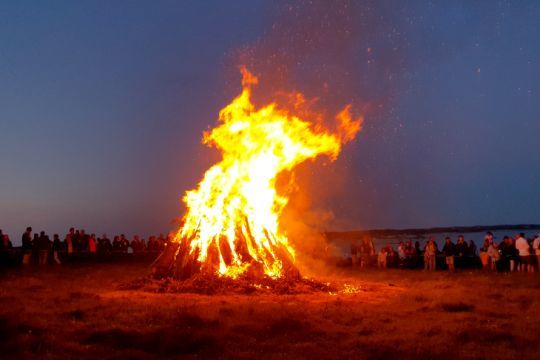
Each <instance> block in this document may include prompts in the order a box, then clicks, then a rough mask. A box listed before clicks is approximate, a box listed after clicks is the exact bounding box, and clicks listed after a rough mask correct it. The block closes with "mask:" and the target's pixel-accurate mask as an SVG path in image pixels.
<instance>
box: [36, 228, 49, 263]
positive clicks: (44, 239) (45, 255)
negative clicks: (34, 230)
mask: <svg viewBox="0 0 540 360" xmlns="http://www.w3.org/2000/svg"><path fill="white" fill-rule="evenodd" d="M37 248H38V251H39V264H40V265H47V260H48V259H49V252H50V250H51V241H50V240H49V237H48V236H47V235H46V234H45V231H42V232H41V233H40V234H39V238H38V247H37Z"/></svg>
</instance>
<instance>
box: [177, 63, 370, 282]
mask: <svg viewBox="0 0 540 360" xmlns="http://www.w3.org/2000/svg"><path fill="white" fill-rule="evenodd" d="M241 72H242V77H243V80H242V86H243V90H242V93H241V94H240V95H239V96H238V97H237V98H236V99H234V100H233V101H232V102H231V103H230V104H229V105H227V106H226V107H225V108H223V109H222V110H221V111H220V113H219V120H220V124H219V125H218V126H217V127H215V128H214V129H212V130H211V131H210V132H205V134H204V137H203V143H204V144H206V145H209V146H215V147H216V148H217V149H219V150H220V152H221V153H222V157H223V158H222V160H221V161H220V162H219V163H217V164H215V165H214V166H212V167H211V168H210V169H209V170H208V171H206V173H205V175H204V178H203V180H202V181H201V182H200V183H199V185H198V188H197V189H196V190H191V191H188V192H187V193H186V195H185V196H184V199H183V200H184V202H185V204H186V205H187V213H186V215H185V216H184V219H183V220H184V221H183V223H184V225H183V226H182V228H181V229H180V230H179V231H178V233H177V234H176V236H175V238H174V240H175V241H176V242H179V243H182V242H184V244H185V245H188V246H184V247H183V248H185V249H186V250H187V251H189V253H190V255H192V256H195V257H196V259H197V261H198V262H200V263H201V264H203V265H205V264H206V265H207V266H209V267H210V268H213V269H215V270H216V272H217V273H218V274H219V275H222V276H228V277H232V278H237V277H238V276H239V275H241V274H242V273H244V272H246V271H247V270H248V268H249V267H250V265H252V264H254V263H257V264H259V266H262V268H263V270H264V273H265V274H266V275H268V276H270V277H273V278H278V277H280V276H282V275H283V261H284V260H285V258H288V259H290V260H292V261H294V256H295V251H294V249H293V248H292V247H291V245H290V244H289V241H288V239H287V235H286V233H285V231H284V229H282V228H281V227H280V221H279V220H280V214H281V213H282V211H283V209H284V207H285V206H286V205H287V201H288V198H287V197H286V196H285V195H283V194H278V191H277V190H276V178H277V176H278V174H280V173H282V172H284V171H290V170H292V169H293V168H294V167H295V166H296V165H298V164H299V163H301V162H303V161H305V160H307V159H313V158H315V157H317V156H318V155H320V154H325V155H327V156H329V157H330V158H331V159H332V160H335V159H336V158H337V156H338V154H339V152H340V150H341V145H342V143H344V142H347V141H350V140H352V139H353V138H354V136H355V135H356V133H357V132H358V131H359V130H360V127H361V122H362V121H361V119H356V120H353V119H352V118H351V114H350V106H347V107H345V108H344V109H343V111H341V112H340V113H339V114H338V115H337V117H336V120H337V123H338V124H337V130H336V133H330V132H328V131H326V130H324V129H320V128H315V126H314V125H313V124H311V123H310V122H307V121H305V120H303V119H301V118H299V117H297V116H295V115H293V114H290V113H289V112H287V111H286V110H283V109H280V108H279V107H278V106H277V104H275V103H271V104H269V105H266V106H264V107H262V108H260V109H256V108H255V106H254V105H253V104H252V102H251V90H252V86H254V85H256V84H257V83H258V79H257V77H256V76H254V75H253V74H251V73H250V72H249V71H248V70H247V69H246V68H241ZM302 98H303V97H302Z"/></svg>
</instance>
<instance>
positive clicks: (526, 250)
mask: <svg viewBox="0 0 540 360" xmlns="http://www.w3.org/2000/svg"><path fill="white" fill-rule="evenodd" d="M516 249H517V250H518V252H519V258H520V260H521V264H520V265H519V270H520V271H534V267H532V266H529V264H530V263H531V261H530V260H531V252H530V246H529V242H528V241H527V239H525V234H523V233H521V234H519V235H518V236H517V238H516Z"/></svg>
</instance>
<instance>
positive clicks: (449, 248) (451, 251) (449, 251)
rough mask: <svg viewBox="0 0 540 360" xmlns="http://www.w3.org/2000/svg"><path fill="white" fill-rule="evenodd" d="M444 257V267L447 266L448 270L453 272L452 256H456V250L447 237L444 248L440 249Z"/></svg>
mask: <svg viewBox="0 0 540 360" xmlns="http://www.w3.org/2000/svg"><path fill="white" fill-rule="evenodd" d="M442 252H443V253H444V256H445V258H446V265H448V270H450V271H454V270H455V268H454V256H455V255H456V248H455V245H454V243H453V242H452V240H450V238H449V237H448V236H447V237H446V239H445V243H444V247H443V249H442Z"/></svg>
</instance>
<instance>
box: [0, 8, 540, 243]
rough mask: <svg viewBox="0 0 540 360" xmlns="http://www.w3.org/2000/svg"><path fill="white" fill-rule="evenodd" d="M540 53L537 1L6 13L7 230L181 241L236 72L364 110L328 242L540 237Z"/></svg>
mask: <svg viewBox="0 0 540 360" xmlns="http://www.w3.org/2000/svg"><path fill="white" fill-rule="evenodd" d="M276 4H277V5H276ZM539 39H540V2H538V1H514V2H512V1H478V2H471V1H451V2H450V1H411V2H405V1H365V2H361V4H360V2H358V3H353V4H348V3H347V2H343V3H340V4H338V5H333V6H327V2H325V1H321V2H317V1H315V2H314V4H309V2H297V1H291V2H280V3H276V2H271V1H254V0H249V1H232V2H224V1H179V2H175V1H114V2H111V1H76V2H75V1H55V2H42V1H12V2H2V3H0V45H1V46H0V84H1V86H0V228H1V229H3V230H4V231H5V232H7V233H9V234H10V235H11V237H12V240H15V241H16V242H18V241H19V237H20V236H19V235H20V233H22V231H23V230H24V227H26V226H28V225H32V226H33V227H34V229H35V230H41V229H44V230H46V231H48V232H50V233H53V232H59V233H61V234H64V233H65V232H66V230H67V228H68V227H70V226H76V227H78V228H85V229H87V230H89V231H91V232H96V233H102V232H107V233H109V234H114V233H118V232H124V233H126V234H129V235H132V234H135V233H139V234H141V235H143V236H147V235H148V234H149V233H156V232H166V231H169V230H172V229H173V228H174V225H173V224H172V223H171V221H172V220H173V219H174V218H176V217H179V216H181V215H182V206H181V204H180V198H181V197H182V195H183V193H184V191H186V190H188V189H191V188H193V187H195V186H196V184H197V183H198V181H199V180H200V179H201V177H202V174H203V172H204V170H205V169H206V168H208V167H209V165H210V164H212V162H214V161H215V160H216V159H218V156H217V154H216V152H215V151H214V150H213V149H207V148H205V147H204V146H203V145H201V144H200V139H201V134H202V131H204V130H206V129H208V128H209V127H210V126H212V125H214V124H215V123H216V120H217V113H218V111H219V109H220V108H221V107H223V106H224V105H225V104H226V103H227V102H229V101H230V100H231V99H232V98H233V97H235V96H236V95H237V93H238V91H239V86H240V78H239V75H238V73H237V66H238V64H240V63H241V62H243V63H246V64H248V65H249V66H251V67H252V68H253V70H254V71H255V72H256V73H257V74H258V75H259V76H260V80H261V82H262V83H264V82H265V78H266V79H267V80H268V83H270V84H272V86H270V87H269V88H267V89H266V92H264V91H263V95H262V97H266V96H269V94H270V91H271V90H279V89H281V88H284V87H286V88H287V90H293V89H294V90H301V91H303V92H305V93H306V94H307V95H308V96H310V97H315V96H320V97H321V104H323V105H327V106H328V108H329V109H332V111H333V110H334V108H337V107H339V106H342V105H344V104H346V103H349V102H352V104H353V106H354V107H355V109H356V111H357V112H359V113H360V112H361V113H363V114H364V116H365V124H364V126H365V128H364V130H363V131H362V133H361V134H360V135H359V136H358V138H357V140H355V141H354V142H353V143H351V144H348V145H346V146H345V147H344V150H343V154H342V156H341V157H340V159H339V160H338V161H337V162H336V163H335V164H333V165H331V166H328V167H324V168H323V167H322V166H315V167H314V168H313V169H314V170H312V171H313V173H314V174H315V175H317V176H314V177H313V179H312V180H311V185H310V188H311V189H313V197H314V201H313V204H312V206H313V207H314V208H315V209H318V208H320V209H324V210H328V211H331V212H333V214H334V220H332V221H330V222H329V223H328V225H327V227H328V228H329V230H342V229H361V228H380V227H389V228H401V227H424V226H445V225H475V224H498V223H540V190H539V189H540V160H539V151H540V40H539ZM261 87H262V85H261ZM263 90H264V89H263ZM319 171H320V173H318V172H319ZM332 174H334V176H332ZM336 179H339V181H336ZM322 193H326V195H324V196H323V195H321V194H322Z"/></svg>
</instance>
